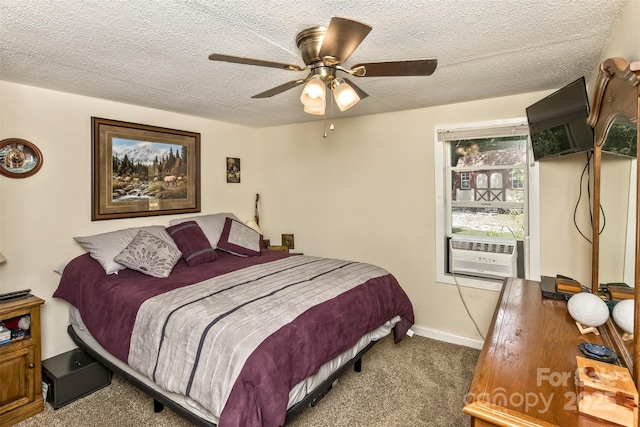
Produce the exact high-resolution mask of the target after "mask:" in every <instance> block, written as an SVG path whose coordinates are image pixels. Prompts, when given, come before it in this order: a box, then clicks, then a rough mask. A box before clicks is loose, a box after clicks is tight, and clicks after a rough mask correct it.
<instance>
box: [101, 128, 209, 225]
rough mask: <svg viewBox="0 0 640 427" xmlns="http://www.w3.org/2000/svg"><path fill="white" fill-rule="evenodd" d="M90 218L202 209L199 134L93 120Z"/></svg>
mask: <svg viewBox="0 0 640 427" xmlns="http://www.w3.org/2000/svg"><path fill="white" fill-rule="evenodd" d="M91 131H92V154H93V173H92V179H93V183H92V184H93V185H92V209H91V220H92V221H97V220H103V219H114V218H131V217H139V216H151V215H169V214H180V213H191V212H200V134H199V133H194V132H187V131H181V130H176V129H167V128H161V127H155V126H148V125H141V124H136V123H128V122H122V121H116V120H109V119H102V118H97V117H92V118H91Z"/></svg>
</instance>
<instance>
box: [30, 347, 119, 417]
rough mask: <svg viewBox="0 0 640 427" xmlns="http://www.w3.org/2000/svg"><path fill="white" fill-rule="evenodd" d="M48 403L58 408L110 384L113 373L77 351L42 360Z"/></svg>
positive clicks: (77, 349)
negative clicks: (47, 387)
mask: <svg viewBox="0 0 640 427" xmlns="http://www.w3.org/2000/svg"><path fill="white" fill-rule="evenodd" d="M42 380H43V381H44V382H46V383H47V385H48V386H49V389H48V390H47V401H48V402H49V403H50V404H51V406H53V409H58V408H60V407H62V406H64V405H66V404H68V403H71V402H73V401H74V400H77V399H80V398H81V397H84V396H87V395H89V394H91V393H93V392H94V391H96V390H99V389H101V388H103V387H106V386H108V385H109V384H111V371H110V370H108V369H107V368H105V367H104V366H102V365H101V364H100V363H98V362H96V360H95V359H93V358H92V357H91V356H89V355H88V354H86V353H85V352H83V351H82V350H80V349H79V348H76V349H75V350H71V351H68V352H66V353H62V354H59V355H57V356H54V357H52V358H50V359H47V360H43V361H42Z"/></svg>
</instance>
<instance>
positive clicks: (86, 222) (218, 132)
mask: <svg viewBox="0 0 640 427" xmlns="http://www.w3.org/2000/svg"><path fill="white" fill-rule="evenodd" d="M91 116H96V117H104V118H109V119H115V120H123V121H129V122H134V123H143V124H148V125H154V126H162V127H167V128H173V129H181V130H187V131H192V132H199V133H200V134H201V157H202V159H201V168H202V174H201V186H202V187H201V188H202V192H201V193H202V212H203V213H212V212H220V211H223V212H224V211H232V212H235V213H236V214H237V215H238V216H239V217H240V218H242V219H249V218H252V217H253V206H254V200H255V193H256V189H257V164H256V138H257V135H256V133H257V132H256V130H255V129H250V128H246V127H242V126H237V125H230V124H226V123H220V122H214V121H211V120H205V119H201V118H196V117H189V116H184V115H179V114H174V113H168V112H164V111H158V110H153V109H149V108H141V107H136V106H132V105H125V104H119V103H115V102H110V101H105V100H100V99H94V98H87V97H82V96H76V95H71V94H67V93H61V92H54V91H49V90H44V89H39V88H34V87H29V86H23V85H17V84H12V83H7V82H0V139H5V138H22V139H26V140H28V141H31V142H32V143H34V144H36V145H37V146H38V147H39V148H40V150H41V151H42V153H43V157H44V163H43V166H42V169H41V170H40V171H39V172H38V173H37V174H36V175H34V176H31V177H29V178H25V179H11V178H7V177H4V176H0V251H1V252H2V253H3V254H4V255H5V256H6V257H7V259H8V262H7V263H5V264H2V265H0V292H8V291H11V290H17V289H24V288H30V289H32V291H33V293H34V294H35V295H37V296H39V297H41V298H43V299H45V300H46V303H45V305H44V306H43V307H42V316H43V317H42V328H43V332H42V340H43V358H47V357H50V356H52V355H55V354H58V353H61V352H64V351H66V350H69V349H71V348H73V347H75V346H74V345H73V343H72V342H71V340H70V339H69V338H68V337H67V334H66V326H67V324H68V322H67V307H66V303H64V302H62V301H59V300H56V299H53V298H52V294H53V292H54V290H55V289H56V287H57V284H58V280H59V276H58V275H57V274H56V273H54V272H53V269H54V268H55V267H56V266H58V265H59V264H60V263H62V262H66V261H69V260H70V259H71V258H73V257H74V256H76V255H79V254H81V253H83V250H82V249H81V248H80V247H79V246H78V245H77V244H76V243H75V242H74V241H73V239H72V238H73V236H78V235H89V234H96V233H100V232H105V231H113V230H116V229H119V228H126V227H131V226H137V225H147V224H164V225H166V224H167V223H168V221H169V219H171V217H169V216H156V217H146V218H137V219H119V220H108V221H96V222H92V221H91V220H90V215H91V163H92V157H91ZM227 156H229V157H239V158H240V159H241V165H242V183H241V184H227V183H226V175H225V172H226V157H227Z"/></svg>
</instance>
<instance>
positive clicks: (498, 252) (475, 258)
mask: <svg viewBox="0 0 640 427" xmlns="http://www.w3.org/2000/svg"><path fill="white" fill-rule="evenodd" d="M449 271H450V272H452V273H453V274H456V273H457V274H466V275H470V276H479V277H486V278H489V279H503V278H505V277H517V276H518V250H517V241H516V240H515V239H493V238H491V239H490V238H478V237H466V236H465V237H463V236H453V237H451V238H450V240H449Z"/></svg>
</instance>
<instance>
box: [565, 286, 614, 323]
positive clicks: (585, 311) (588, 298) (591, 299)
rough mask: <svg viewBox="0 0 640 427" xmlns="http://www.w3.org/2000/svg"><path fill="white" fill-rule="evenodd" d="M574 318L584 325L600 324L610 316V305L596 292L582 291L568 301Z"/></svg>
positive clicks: (568, 306) (570, 312)
mask: <svg viewBox="0 0 640 427" xmlns="http://www.w3.org/2000/svg"><path fill="white" fill-rule="evenodd" d="M567 309H568V310H569V314H570V315H571V317H573V319H574V320H575V321H576V322H578V323H580V324H581V325H583V326H600V325H603V324H604V323H605V322H606V321H607V319H608V318H609V307H607V304H606V303H605V302H604V301H602V299H600V297H598V296H597V295H595V294H591V293H589V292H580V293H578V294H575V295H574V296H572V297H571V298H569V301H567Z"/></svg>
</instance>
